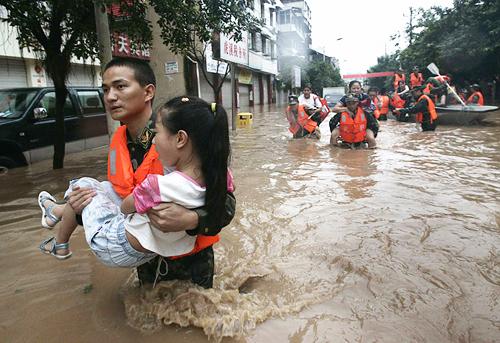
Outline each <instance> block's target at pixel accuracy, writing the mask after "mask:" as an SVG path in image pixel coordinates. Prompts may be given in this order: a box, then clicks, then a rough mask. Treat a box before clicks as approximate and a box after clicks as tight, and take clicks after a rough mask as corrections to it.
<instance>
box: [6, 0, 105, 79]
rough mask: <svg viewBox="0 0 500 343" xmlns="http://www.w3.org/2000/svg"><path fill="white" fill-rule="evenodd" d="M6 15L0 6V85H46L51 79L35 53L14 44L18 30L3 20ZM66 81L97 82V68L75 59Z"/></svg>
mask: <svg viewBox="0 0 500 343" xmlns="http://www.w3.org/2000/svg"><path fill="white" fill-rule="evenodd" d="M5 18H7V11H6V10H5V7H3V6H0V37H1V40H0V88H12V87H46V86H51V85H52V80H51V79H50V78H49V77H48V76H47V75H46V73H45V70H44V68H43V66H42V64H41V63H40V62H39V60H38V58H37V56H35V54H34V53H33V52H30V51H28V50H27V49H21V48H20V47H19V44H18V43H17V31H16V30H15V29H14V28H12V27H11V26H9V24H8V23H7V22H5V21H3V20H2V19H5ZM72 62H73V64H72V68H71V73H70V75H69V78H68V84H69V85H71V86H93V85H100V84H101V80H100V79H99V74H98V70H99V68H98V67H97V69H96V68H95V67H96V66H95V65H94V64H92V62H91V61H82V60H77V59H74V60H73V61H72Z"/></svg>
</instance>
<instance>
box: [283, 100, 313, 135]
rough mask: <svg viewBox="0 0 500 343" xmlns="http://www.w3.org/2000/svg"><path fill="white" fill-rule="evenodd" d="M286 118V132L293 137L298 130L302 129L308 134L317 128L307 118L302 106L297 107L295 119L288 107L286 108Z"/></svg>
mask: <svg viewBox="0 0 500 343" xmlns="http://www.w3.org/2000/svg"><path fill="white" fill-rule="evenodd" d="M286 118H287V119H288V122H289V123H290V127H289V128H288V130H290V132H291V133H293V134H294V135H295V134H296V133H297V132H298V131H299V130H300V129H304V130H306V131H307V132H309V133H311V132H314V130H315V129H316V127H317V126H318V123H316V122H315V121H314V120H312V119H309V116H308V115H307V113H306V111H305V109H304V106H302V105H297V119H295V117H294V115H293V113H292V110H291V109H290V106H288V107H287V109H286Z"/></svg>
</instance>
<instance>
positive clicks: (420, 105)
mask: <svg viewBox="0 0 500 343" xmlns="http://www.w3.org/2000/svg"><path fill="white" fill-rule="evenodd" d="M425 111H427V100H425V99H423V100H420V101H419V102H417V103H416V104H415V106H412V107H410V108H402V109H399V113H401V114H406V113H419V112H425Z"/></svg>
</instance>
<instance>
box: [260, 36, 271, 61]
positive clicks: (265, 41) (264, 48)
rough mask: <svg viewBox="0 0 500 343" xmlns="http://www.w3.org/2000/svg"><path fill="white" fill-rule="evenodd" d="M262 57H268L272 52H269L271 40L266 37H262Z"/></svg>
mask: <svg viewBox="0 0 500 343" xmlns="http://www.w3.org/2000/svg"><path fill="white" fill-rule="evenodd" d="M261 37H262V55H264V56H268V55H269V53H270V51H269V39H268V38H266V37H265V36H262V35H261Z"/></svg>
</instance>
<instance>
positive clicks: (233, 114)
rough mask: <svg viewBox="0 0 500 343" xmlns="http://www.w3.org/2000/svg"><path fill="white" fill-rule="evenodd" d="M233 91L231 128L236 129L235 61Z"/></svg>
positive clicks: (232, 63)
mask: <svg viewBox="0 0 500 343" xmlns="http://www.w3.org/2000/svg"><path fill="white" fill-rule="evenodd" d="M230 65H231V93H232V97H231V98H232V101H231V103H232V105H231V129H232V130H236V115H237V114H236V112H237V108H236V106H237V103H236V66H235V63H234V62H231V64H230Z"/></svg>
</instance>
